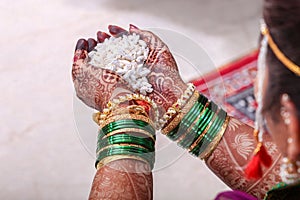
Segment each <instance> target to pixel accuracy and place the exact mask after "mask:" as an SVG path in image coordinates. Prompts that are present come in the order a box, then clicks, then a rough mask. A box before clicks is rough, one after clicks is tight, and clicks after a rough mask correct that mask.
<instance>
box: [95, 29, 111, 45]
mask: <svg viewBox="0 0 300 200" xmlns="http://www.w3.org/2000/svg"><path fill="white" fill-rule="evenodd" d="M106 38H110V35H108V34H107V33H105V32H102V31H98V32H97V40H98V42H100V43H102V42H104V40H105V39H106Z"/></svg>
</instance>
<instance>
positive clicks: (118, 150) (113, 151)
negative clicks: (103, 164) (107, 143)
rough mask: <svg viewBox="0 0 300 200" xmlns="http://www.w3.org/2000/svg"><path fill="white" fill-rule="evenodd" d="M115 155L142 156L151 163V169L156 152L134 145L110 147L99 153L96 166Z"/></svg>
mask: <svg viewBox="0 0 300 200" xmlns="http://www.w3.org/2000/svg"><path fill="white" fill-rule="evenodd" d="M113 155H131V156H137V157H141V158H142V159H144V160H146V161H147V162H148V163H149V164H150V166H151V169H153V166H154V160H155V152H149V151H145V149H142V148H138V147H132V146H120V147H110V148H107V149H105V150H103V151H101V152H100V153H99V154H98V155H97V160H96V163H95V166H96V167H97V164H98V162H99V161H100V160H102V159H103V158H105V157H108V156H113Z"/></svg>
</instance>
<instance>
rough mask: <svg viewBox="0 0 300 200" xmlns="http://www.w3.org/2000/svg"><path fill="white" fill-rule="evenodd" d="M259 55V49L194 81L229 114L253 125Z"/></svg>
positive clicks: (201, 90) (202, 91)
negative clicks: (254, 87) (255, 81)
mask: <svg viewBox="0 0 300 200" xmlns="http://www.w3.org/2000/svg"><path fill="white" fill-rule="evenodd" d="M257 58H258V51H257V50H256V51H254V52H252V53H250V54H249V55H247V56H244V57H242V58H240V59H238V60H236V61H234V62H232V63H230V64H228V65H225V66H224V67H221V68H220V69H219V70H218V71H213V72H211V73H209V74H207V75H204V76H203V77H201V78H199V79H197V80H194V81H192V82H193V83H194V85H195V86H196V88H197V89H198V90H199V91H200V92H201V93H203V94H204V95H206V96H207V97H209V98H210V99H211V100H213V101H214V102H216V103H217V104H218V105H220V106H222V107H223V108H224V109H225V110H226V111H227V112H228V113H229V115H231V116H234V117H236V118H237V119H240V120H241V121H242V122H244V123H246V124H249V125H252V126H253V122H254V120H255V110H256V102H255V98H254V93H253V91H254V89H253V83H254V80H255V77H256V72H257Z"/></svg>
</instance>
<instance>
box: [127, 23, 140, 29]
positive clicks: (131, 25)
mask: <svg viewBox="0 0 300 200" xmlns="http://www.w3.org/2000/svg"><path fill="white" fill-rule="evenodd" d="M129 29H135V30H139V28H138V27H136V26H135V25H133V24H129Z"/></svg>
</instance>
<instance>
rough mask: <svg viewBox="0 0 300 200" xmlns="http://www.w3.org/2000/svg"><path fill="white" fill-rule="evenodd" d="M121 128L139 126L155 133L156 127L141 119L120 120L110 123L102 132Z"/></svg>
mask: <svg viewBox="0 0 300 200" xmlns="http://www.w3.org/2000/svg"><path fill="white" fill-rule="evenodd" d="M121 128H139V129H142V130H145V131H147V132H149V133H151V134H152V135H155V129H154V128H153V127H152V126H150V125H149V124H148V123H147V122H144V121H141V120H134V119H132V120H131V119H129V120H119V121H115V122H112V123H109V124H108V125H106V126H105V127H103V128H102V129H101V130H100V132H103V134H105V135H106V134H108V133H110V132H112V131H115V130H119V129H121Z"/></svg>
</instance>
